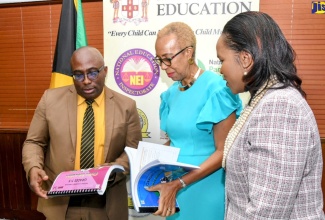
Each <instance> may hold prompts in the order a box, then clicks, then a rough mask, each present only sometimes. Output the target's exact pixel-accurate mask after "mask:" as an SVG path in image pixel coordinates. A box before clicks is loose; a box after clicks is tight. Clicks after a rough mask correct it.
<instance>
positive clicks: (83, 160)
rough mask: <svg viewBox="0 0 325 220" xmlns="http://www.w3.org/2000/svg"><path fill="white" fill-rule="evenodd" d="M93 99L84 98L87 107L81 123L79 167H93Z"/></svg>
mask: <svg viewBox="0 0 325 220" xmlns="http://www.w3.org/2000/svg"><path fill="white" fill-rule="evenodd" d="M93 102H94V100H86V103H87V105H88V106H87V109H86V111H85V115H84V120H83V124H82V135H81V149H80V168H81V169H87V168H90V167H94V139H95V120H94V111H93V107H92V105H91V104H92V103H93Z"/></svg>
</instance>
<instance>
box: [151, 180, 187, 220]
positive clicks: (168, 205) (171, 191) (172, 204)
mask: <svg viewBox="0 0 325 220" xmlns="http://www.w3.org/2000/svg"><path fill="white" fill-rule="evenodd" d="M181 188H182V186H181V183H180V182H179V180H174V181H172V182H169V183H160V184H157V185H155V186H152V187H149V188H147V190H148V191H158V192H159V194H160V197H159V202H158V203H159V206H158V210H157V211H156V212H155V213H153V215H159V216H162V217H166V216H171V215H173V214H175V211H176V194H177V192H178V191H179V190H180V189H181Z"/></svg>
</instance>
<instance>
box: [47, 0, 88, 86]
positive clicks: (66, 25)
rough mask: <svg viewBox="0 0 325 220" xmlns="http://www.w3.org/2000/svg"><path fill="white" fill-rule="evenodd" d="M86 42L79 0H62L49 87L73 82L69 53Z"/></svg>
mask: <svg viewBox="0 0 325 220" xmlns="http://www.w3.org/2000/svg"><path fill="white" fill-rule="evenodd" d="M87 44H88V43H87V36H86V28H85V24H84V17H83V11H82V4H81V0H63V2H62V9H61V17H60V24H59V31H58V36H57V40H56V48H55V54H54V59H53V68H52V77H51V84H50V88H57V87H61V86H66V85H71V84H73V80H72V75H71V72H72V71H71V67H70V58H71V55H72V53H73V51H75V50H76V49H78V48H79V47H82V46H86V45H87Z"/></svg>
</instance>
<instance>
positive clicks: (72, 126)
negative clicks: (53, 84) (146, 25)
mask: <svg viewBox="0 0 325 220" xmlns="http://www.w3.org/2000/svg"><path fill="white" fill-rule="evenodd" d="M71 67H72V70H73V78H74V85H71V86H65V87H61V88H56V89H49V90H46V91H45V93H44V94H43V96H42V98H41V100H40V102H39V104H38V106H37V108H36V110H35V114H34V117H33V119H32V122H31V124H30V128H29V131H28V134H27V138H26V140H25V143H24V146H23V151H22V157H23V165H24V169H25V171H26V174H27V179H28V183H29V184H30V188H31V189H32V190H33V191H34V192H35V193H36V194H37V195H38V196H39V200H38V208H37V210H38V211H40V212H42V213H43V214H44V215H45V216H46V218H47V219H50V220H51V219H55V220H60V219H100V220H104V219H109V220H127V219H128V205H127V189H126V177H125V174H126V173H127V172H129V161H128V158H127V155H126V154H125V152H124V147H125V146H129V147H135V148H136V147H137V146H138V142H139V141H140V140H141V127H140V120H139V115H138V113H137V108H136V103H135V101H134V100H132V99H130V98H128V97H126V96H124V95H121V94H119V93H117V92H115V91H113V90H111V89H109V88H107V87H106V86H105V77H106V74H107V67H106V66H105V65H104V59H103V56H102V55H101V53H100V52H99V51H98V50H97V49H95V48H93V47H89V46H87V47H82V48H79V49H78V50H76V51H75V52H74V53H73V55H72V57H71ZM86 100H93V101H94V102H93V103H92V104H91V105H92V107H93V112H94V115H95V137H94V166H98V165H101V164H120V165H122V166H123V167H124V168H125V170H126V172H125V173H117V174H116V176H112V178H110V181H109V184H108V187H107V190H106V193H105V194H104V196H99V195H92V196H71V197H66V196H63V197H54V198H50V199H48V198H47V196H46V192H47V191H48V190H49V189H50V187H51V185H52V183H53V181H54V179H55V178H56V176H57V175H58V174H59V173H60V172H62V171H66V170H74V169H80V162H81V161H80V151H81V149H80V148H81V134H82V123H83V117H84V113H85V111H86V108H87V104H86V102H85V101H86Z"/></svg>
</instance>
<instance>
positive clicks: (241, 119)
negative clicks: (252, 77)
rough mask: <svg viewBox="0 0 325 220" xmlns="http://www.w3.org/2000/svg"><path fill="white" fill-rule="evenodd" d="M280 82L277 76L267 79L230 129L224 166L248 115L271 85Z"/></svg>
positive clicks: (223, 161) (225, 148)
mask: <svg viewBox="0 0 325 220" xmlns="http://www.w3.org/2000/svg"><path fill="white" fill-rule="evenodd" d="M277 82H278V80H277V79H276V77H275V76H274V77H271V79H270V80H269V81H267V82H266V83H265V84H264V85H263V86H262V87H261V88H260V89H259V90H258V91H257V92H256V94H255V96H254V97H253V99H252V101H251V104H250V105H248V106H246V107H245V109H244V110H243V111H242V113H241V114H240V116H239V118H238V119H237V121H236V122H235V124H234V125H233V126H232V128H231V129H230V131H229V133H228V135H227V138H226V141H225V147H224V150H223V158H222V167H223V168H226V159H227V156H228V153H229V151H230V149H231V147H232V145H233V143H234V142H235V140H236V138H237V136H238V134H239V132H240V131H241V129H242V128H243V127H244V124H245V122H246V120H247V119H248V116H249V115H250V114H251V112H252V111H253V109H254V108H255V106H256V105H257V104H258V103H259V101H260V100H261V99H262V98H263V96H264V95H265V93H266V92H267V91H268V90H269V88H270V87H272V86H273V85H275V84H276V83H277Z"/></svg>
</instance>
